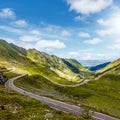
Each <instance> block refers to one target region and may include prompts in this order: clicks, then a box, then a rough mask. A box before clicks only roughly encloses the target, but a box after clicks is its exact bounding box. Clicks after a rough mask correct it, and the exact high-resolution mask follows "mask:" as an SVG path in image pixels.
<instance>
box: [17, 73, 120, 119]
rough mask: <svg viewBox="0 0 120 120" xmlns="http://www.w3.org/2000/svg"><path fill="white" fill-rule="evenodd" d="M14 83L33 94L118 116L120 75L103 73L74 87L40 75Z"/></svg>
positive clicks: (119, 114)
mask: <svg viewBox="0 0 120 120" xmlns="http://www.w3.org/2000/svg"><path fill="white" fill-rule="evenodd" d="M15 84H16V85H17V86H19V87H21V88H23V89H25V90H28V91H32V92H33V93H35V94H39V95H44V96H48V97H51V98H54V99H59V100H61V101H66V102H71V103H74V104H80V105H81V106H83V107H84V106H86V107H88V108H90V109H93V110H96V111H100V112H103V113H106V114H109V115H111V116H116V117H119V118H120V104H119V103H120V76H119V75H105V76H103V77H102V78H101V79H100V80H98V81H91V82H89V83H87V84H85V85H82V86H80V87H76V88H65V87H59V86H56V85H54V84H52V83H51V82H49V81H47V80H46V79H44V78H43V77H41V76H30V77H28V78H24V79H23V80H20V81H16V82H15Z"/></svg>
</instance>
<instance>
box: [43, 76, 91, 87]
mask: <svg viewBox="0 0 120 120" xmlns="http://www.w3.org/2000/svg"><path fill="white" fill-rule="evenodd" d="M43 77H44V78H45V79H47V80H48V81H50V82H51V83H53V84H55V85H58V86H61V87H78V86H81V85H83V84H86V83H88V81H90V80H84V81H83V82H80V83H78V84H75V85H63V84H60V83H57V82H55V81H54V80H51V79H50V78H48V77H46V76H43Z"/></svg>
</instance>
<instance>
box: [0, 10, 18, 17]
mask: <svg viewBox="0 0 120 120" xmlns="http://www.w3.org/2000/svg"><path fill="white" fill-rule="evenodd" d="M0 18H5V19H7V18H8V19H15V18H16V15H15V13H14V12H13V11H12V9H11V8H4V9H2V10H0Z"/></svg>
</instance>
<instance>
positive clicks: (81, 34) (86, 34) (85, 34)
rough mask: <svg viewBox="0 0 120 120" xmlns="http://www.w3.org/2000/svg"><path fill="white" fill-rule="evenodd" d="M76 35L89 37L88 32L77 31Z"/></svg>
mask: <svg viewBox="0 0 120 120" xmlns="http://www.w3.org/2000/svg"><path fill="white" fill-rule="evenodd" d="M78 36H79V37H83V38H90V34H89V33H86V32H80V33H78Z"/></svg>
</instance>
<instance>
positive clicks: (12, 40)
mask: <svg viewBox="0 0 120 120" xmlns="http://www.w3.org/2000/svg"><path fill="white" fill-rule="evenodd" d="M0 39H2V40H6V41H7V42H8V43H14V44H15V43H16V42H15V40H14V39H11V38H7V37H2V36H0Z"/></svg>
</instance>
